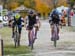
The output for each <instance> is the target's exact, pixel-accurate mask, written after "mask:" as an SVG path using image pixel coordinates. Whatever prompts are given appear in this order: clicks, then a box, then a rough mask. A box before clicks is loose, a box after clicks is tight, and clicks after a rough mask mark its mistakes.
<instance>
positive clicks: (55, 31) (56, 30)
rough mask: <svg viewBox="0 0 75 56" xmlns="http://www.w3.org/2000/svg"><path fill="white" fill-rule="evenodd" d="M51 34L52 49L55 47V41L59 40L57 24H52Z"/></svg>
mask: <svg viewBox="0 0 75 56" xmlns="http://www.w3.org/2000/svg"><path fill="white" fill-rule="evenodd" d="M53 27H54V28H53V33H52V39H51V40H52V41H54V47H56V44H57V40H58V39H59V36H58V25H57V24H53Z"/></svg>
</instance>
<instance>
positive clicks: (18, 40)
mask: <svg viewBox="0 0 75 56" xmlns="http://www.w3.org/2000/svg"><path fill="white" fill-rule="evenodd" d="M13 38H14V43H15V48H16V47H17V46H20V37H19V32H18V26H17V24H16V27H15V32H14V37H13Z"/></svg>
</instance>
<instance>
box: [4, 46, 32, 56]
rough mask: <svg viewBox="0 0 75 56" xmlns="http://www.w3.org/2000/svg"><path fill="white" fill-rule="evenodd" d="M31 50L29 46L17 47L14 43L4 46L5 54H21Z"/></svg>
mask: <svg viewBox="0 0 75 56" xmlns="http://www.w3.org/2000/svg"><path fill="white" fill-rule="evenodd" d="M30 52H31V50H30V48H29V47H28V46H20V47H17V48H15V47H14V45H7V46H4V55H19V54H27V53H30Z"/></svg>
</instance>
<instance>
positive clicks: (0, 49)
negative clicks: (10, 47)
mask: <svg viewBox="0 0 75 56" xmlns="http://www.w3.org/2000/svg"><path fill="white" fill-rule="evenodd" d="M0 56H3V40H2V39H1V36H0Z"/></svg>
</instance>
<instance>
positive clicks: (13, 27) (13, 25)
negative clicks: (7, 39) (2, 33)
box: [12, 23, 16, 38]
mask: <svg viewBox="0 0 75 56" xmlns="http://www.w3.org/2000/svg"><path fill="white" fill-rule="evenodd" d="M15 25H16V24H15V23H13V24H12V38H13V37H14V34H15V33H14V32H15V30H14V29H15Z"/></svg>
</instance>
